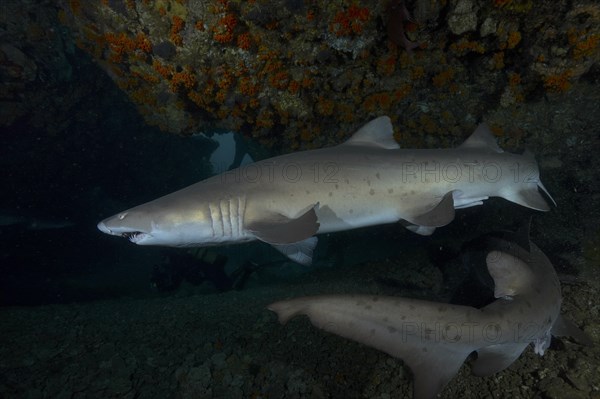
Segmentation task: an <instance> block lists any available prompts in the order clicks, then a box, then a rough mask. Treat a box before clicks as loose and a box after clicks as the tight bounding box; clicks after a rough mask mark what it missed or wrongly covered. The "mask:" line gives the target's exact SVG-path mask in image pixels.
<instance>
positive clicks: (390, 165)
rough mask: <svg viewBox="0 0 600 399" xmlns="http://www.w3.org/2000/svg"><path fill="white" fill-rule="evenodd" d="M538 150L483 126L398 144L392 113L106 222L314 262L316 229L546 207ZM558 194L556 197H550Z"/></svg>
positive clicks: (113, 229) (154, 237) (108, 228)
mask: <svg viewBox="0 0 600 399" xmlns="http://www.w3.org/2000/svg"><path fill="white" fill-rule="evenodd" d="M538 189H541V190H542V191H543V192H544V193H546V195H547V197H548V198H549V199H551V197H550V195H549V194H548V192H547V190H546V189H545V188H544V186H543V184H542V182H541V181H540V177H539V170H538V166H537V164H536V162H535V159H534V157H533V155H532V154H530V153H528V152H526V153H525V154H522V155H517V154H511V153H506V152H504V151H502V149H500V147H498V145H497V143H496V141H495V139H494V137H493V136H492V133H491V132H490V130H489V129H488V127H487V126H486V125H485V124H482V125H480V126H479V127H478V128H477V129H476V130H475V132H474V133H473V134H472V135H471V136H470V137H469V138H468V139H467V140H466V141H465V142H464V143H463V144H462V145H460V146H459V147H458V148H453V149H401V148H400V146H399V145H398V143H397V142H396V141H395V140H394V137H393V129H392V124H391V121H390V118H388V117H387V116H382V117H379V118H376V119H374V120H372V121H370V122H369V123H367V124H366V125H364V126H363V127H362V128H361V129H359V130H358V131H357V132H356V133H355V134H354V135H353V136H352V137H351V138H350V139H348V140H347V141H346V142H344V143H343V144H340V145H337V146H333V147H328V148H323V149H318V150H311V151H301V152H295V153H291V154H287V155H282V156H278V157H274V158H269V159H266V160H262V161H259V162H255V163H252V164H249V165H245V166H242V167H240V168H237V169H233V170H231V171H227V172H224V173H221V174H219V175H216V176H213V177H211V178H208V179H206V180H203V181H200V182H198V183H196V184H193V185H191V186H189V187H187V188H184V189H182V190H179V191H176V192H174V193H172V194H169V195H166V196H164V197H161V198H158V199H156V200H154V201H151V202H148V203H145V204H143V205H140V206H137V207H135V208H131V209H129V210H126V211H124V212H121V213H119V214H117V215H115V216H112V217H110V218H108V219H105V220H103V221H102V222H100V223H99V224H98V228H99V229H100V230H101V231H102V232H104V233H106V234H111V235H116V236H122V237H126V238H128V239H129V240H130V241H131V242H133V243H136V244H139V245H163V246H174V247H185V246H208V245H222V244H231V243H240V242H246V241H252V240H261V241H264V242H266V243H269V244H271V245H273V246H274V247H275V248H276V249H278V250H279V251H280V252H282V253H283V254H285V255H287V256H288V257H289V258H290V259H292V260H294V261H296V262H298V263H301V264H305V265H306V264H310V263H311V261H312V253H313V249H314V247H315V246H316V244H317V238H316V237H314V236H315V235H316V234H320V233H330V232H337V231H342V230H349V229H355V228H358V227H365V226H373V225H378V224H383V223H393V222H397V221H402V222H403V224H405V225H406V226H407V227H408V228H409V229H410V230H412V231H414V232H416V233H418V234H422V235H429V234H432V233H433V231H434V230H435V228H437V227H440V226H444V225H446V224H448V223H450V222H451V221H452V220H453V219H454V210H455V209H460V208H466V207H470V206H475V205H481V204H482V203H483V201H484V200H486V199H488V198H489V197H493V196H496V197H502V198H505V199H507V200H509V201H512V202H514V203H517V204H519V205H523V206H526V207H529V208H532V209H537V210H541V211H547V210H548V209H549V206H548V203H547V202H546V200H545V199H544V197H543V196H542V195H541V193H540V191H539V190H538ZM552 201H553V200H552Z"/></svg>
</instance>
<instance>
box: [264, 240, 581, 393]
mask: <svg viewBox="0 0 600 399" xmlns="http://www.w3.org/2000/svg"><path fill="white" fill-rule="evenodd" d="M524 247H526V248H524ZM524 247H522V246H521V245H520V244H517V243H515V242H512V241H507V240H506V238H505V237H500V238H491V239H490V240H489V252H487V256H486V257H485V263H486V266H487V271H488V272H489V275H491V278H492V279H493V283H494V284H493V285H494V287H493V288H494V296H495V297H496V298H497V299H496V300H494V301H493V302H492V303H490V304H489V305H487V306H485V307H483V308H481V309H477V308H474V307H470V306H460V305H452V304H446V303H439V302H429V301H424V300H417V299H408V298H402V297H384V296H373V295H371V296H368V295H330V296H315V297H303V298H296V299H291V300H286V301H281V302H277V303H274V304H271V305H269V306H268V308H269V309H270V310H272V311H274V312H275V313H277V315H278V317H279V320H280V322H281V323H286V322H287V321H288V320H289V319H291V318H293V317H294V316H297V315H307V316H308V317H309V318H310V321H311V323H312V324H313V325H314V326H315V327H318V328H321V329H323V330H325V331H328V332H331V333H334V334H337V335H340V336H342V337H344V338H348V339H351V340H354V341H357V342H360V343H362V344H365V345H367V346H370V347H373V348H376V349H378V350H381V351H383V352H385V353H387V354H389V355H391V356H393V357H396V358H400V359H402V360H403V361H404V363H405V364H406V365H407V366H408V367H409V368H410V369H411V371H412V373H413V377H414V383H413V395H414V398H416V399H431V398H434V397H436V395H437V394H438V393H440V392H441V391H442V389H443V388H444V387H445V386H446V384H447V383H448V382H449V381H450V380H451V379H452V377H454V376H455V375H456V373H457V372H458V370H459V369H460V367H461V366H462V364H463V362H464V361H465V359H466V358H467V356H469V355H470V354H471V353H472V352H474V351H476V352H477V359H476V360H475V361H474V362H473V364H472V371H473V373H474V374H476V375H478V376H489V375H492V374H494V373H497V372H499V371H501V370H504V369H505V368H507V367H508V366H510V365H511V364H512V363H513V362H514V361H515V360H516V359H517V358H518V357H519V356H520V355H521V353H522V352H523V350H525V348H526V347H527V346H528V345H530V344H532V345H533V349H534V351H535V353H536V354H538V355H540V356H541V355H543V354H544V352H545V351H546V349H547V348H548V347H549V345H550V340H551V335H555V336H561V335H564V336H571V337H573V338H575V339H576V340H577V341H579V342H580V343H582V344H586V345H591V340H590V338H589V337H588V336H587V335H586V334H585V333H584V332H583V331H581V330H579V329H578V328H577V327H576V326H575V325H574V324H572V323H571V322H570V321H568V320H567V319H565V318H563V317H562V316H561V315H560V306H561V302H562V296H561V290H560V283H559V281H558V277H557V275H556V272H555V270H554V267H553V266H552V264H551V263H550V261H549V260H548V258H547V257H546V255H544V253H543V252H542V251H541V250H540V249H539V248H538V247H537V246H536V245H535V244H533V243H531V242H529V243H528V245H527V244H526V245H524ZM482 396H483V395H482Z"/></svg>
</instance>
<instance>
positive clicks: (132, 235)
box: [121, 231, 148, 244]
mask: <svg viewBox="0 0 600 399" xmlns="http://www.w3.org/2000/svg"><path fill="white" fill-rule="evenodd" d="M147 236H148V234H146V233H142V232H141V231H128V232H127V233H122V234H121V237H125V238H127V239H128V240H129V241H131V242H132V243H134V244H135V243H138V242H139V241H141V240H142V239H144V238H146V237H147Z"/></svg>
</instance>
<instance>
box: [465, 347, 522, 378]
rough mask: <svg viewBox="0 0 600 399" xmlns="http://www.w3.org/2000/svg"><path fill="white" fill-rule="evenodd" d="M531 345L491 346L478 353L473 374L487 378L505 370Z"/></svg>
mask: <svg viewBox="0 0 600 399" xmlns="http://www.w3.org/2000/svg"><path fill="white" fill-rule="evenodd" d="M527 345H529V343H527V342H525V343H523V342H519V343H515V344H503V345H491V346H488V347H486V348H482V349H479V350H478V351H477V360H475V362H474V363H473V374H475V375H477V376H479V377H487V376H489V375H492V374H494V373H497V372H499V371H502V370H504V369H505V368H507V367H508V366H510V365H511V364H513V362H514V361H515V360H517V358H518V357H519V356H521V353H523V351H524V350H525V348H526V347H527Z"/></svg>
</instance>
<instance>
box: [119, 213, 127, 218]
mask: <svg viewBox="0 0 600 399" xmlns="http://www.w3.org/2000/svg"><path fill="white" fill-rule="evenodd" d="M126 216H127V212H124V213H122V214H120V215H119V220H123V219H125V217H126Z"/></svg>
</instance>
